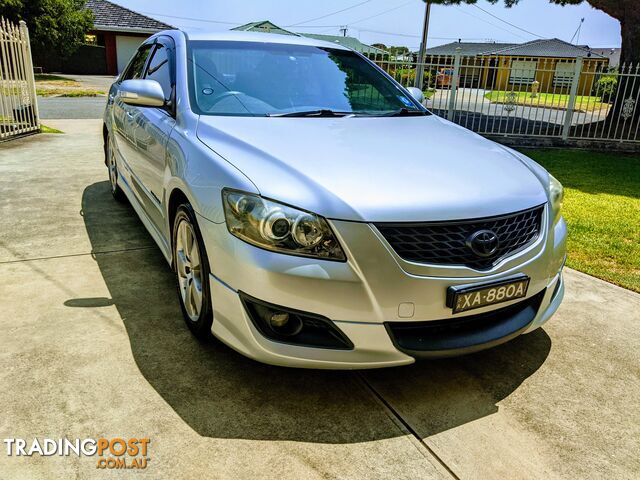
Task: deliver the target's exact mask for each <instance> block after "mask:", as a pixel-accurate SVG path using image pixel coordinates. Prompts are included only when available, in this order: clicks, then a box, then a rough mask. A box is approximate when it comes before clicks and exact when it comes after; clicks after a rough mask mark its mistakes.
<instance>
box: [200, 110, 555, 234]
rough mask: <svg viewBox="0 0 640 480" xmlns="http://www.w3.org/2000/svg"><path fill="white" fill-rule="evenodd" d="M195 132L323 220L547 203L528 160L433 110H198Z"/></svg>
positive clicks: (279, 195) (459, 214)
mask: <svg viewBox="0 0 640 480" xmlns="http://www.w3.org/2000/svg"><path fill="white" fill-rule="evenodd" d="M197 136H198V138H199V139H200V140H201V141H202V142H204V143H205V144H206V145H207V146H209V148H211V149H212V150H213V151H214V152H216V153H217V154H218V155H220V156H221V157H223V158H224V159H225V160H227V161H228V162H230V163H232V164H233V165H234V166H235V167H237V168H238V169H239V170H241V171H242V172H243V173H244V174H245V175H246V176H247V177H248V178H249V179H250V180H251V181H252V182H253V183H254V185H255V186H256V189H257V190H258V191H259V193H260V194H261V195H263V196H265V197H268V198H271V199H274V200H278V201H280V202H283V203H287V204H289V205H292V206H295V207H299V208H302V209H305V210H309V211H311V212H314V213H317V214H319V215H322V216H325V217H327V218H333V219H341V220H354V221H367V222H407V221H433V220H453V219H465V218H477V217H486V216H492V215H500V214H504V213H510V212H515V211H519V210H524V209H527V208H530V207H532V206H536V205H540V204H542V203H544V202H546V201H547V195H546V190H545V186H544V185H543V182H542V180H541V179H540V178H539V176H536V174H534V172H533V171H532V169H531V168H530V167H529V166H527V164H526V163H525V162H524V161H522V160H520V159H519V158H516V157H515V156H514V155H513V154H511V153H509V152H508V151H507V150H505V149H504V148H503V147H501V146H500V145H498V144H496V143H494V142H491V141H489V140H486V139H484V138H482V137H480V136H479V135H476V134H475V133H473V132H471V131H469V130H466V129H464V128H462V127H460V126H458V125H455V124H453V123H451V122H448V121H446V120H443V119H441V118H439V117H437V116H435V115H430V116H424V117H389V118H384V117H382V118H381V117H370V118H367V117H343V118H273V117H271V118H268V117H264V118H263V117H222V116H215V117H214V116H202V117H200V120H199V122H198V129H197Z"/></svg>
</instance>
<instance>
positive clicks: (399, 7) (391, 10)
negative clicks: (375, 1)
mask: <svg viewBox="0 0 640 480" xmlns="http://www.w3.org/2000/svg"><path fill="white" fill-rule="evenodd" d="M411 3H415V2H414V0H409V1H408V2H405V3H403V4H401V5H398V6H397V7H393V8H389V9H387V10H385V11H384V12H380V13H376V14H375V15H371V16H370V17H366V18H361V19H360V20H356V21H355V22H350V23H349V25H355V24H356V23H360V22H364V21H366V20H371V19H372V18H376V17H379V16H380V15H384V14H385V13H389V12H393V11H394V10H399V9H401V8H402V7H406V6H407V5H409V4H411Z"/></svg>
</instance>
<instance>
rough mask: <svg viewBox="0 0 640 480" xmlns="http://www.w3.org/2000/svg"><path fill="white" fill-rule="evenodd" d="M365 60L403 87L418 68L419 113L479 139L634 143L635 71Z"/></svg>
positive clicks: (597, 64) (529, 62)
mask: <svg viewBox="0 0 640 480" xmlns="http://www.w3.org/2000/svg"><path fill="white" fill-rule="evenodd" d="M372 60H374V61H375V62H376V63H377V64H378V65H379V66H380V67H381V68H382V69H383V70H385V71H386V72H387V73H388V74H389V75H391V76H392V77H394V78H395V79H396V80H397V81H399V82H400V83H402V84H403V85H404V86H414V85H415V84H416V83H417V82H416V81H415V77H416V71H419V70H420V69H418V68H417V67H419V66H423V67H424V68H423V70H424V77H423V82H422V85H421V86H422V90H423V91H424V92H425V94H426V96H427V97H428V98H427V101H426V106H427V107H428V108H429V109H430V110H432V111H433V112H434V113H436V114H438V115H440V116H442V117H444V118H447V119H448V120H451V121H453V122H456V123H458V124H460V125H462V126H464V127H466V128H469V129H471V130H473V131H475V132H477V133H480V134H483V135H492V136H496V135H498V136H516V137H555V138H562V139H564V140H567V139H590V140H608V141H617V142H625V143H627V142H640V125H639V124H640V121H639V118H640V105H639V103H640V65H622V66H620V67H617V68H611V67H609V65H608V61H606V60H605V59H602V60H600V59H597V58H590V57H577V58H573V59H571V58H544V57H519V58H508V57H499V56H490V55H487V56H480V55H479V56H465V55H462V54H456V55H448V56H445V55H441V56H430V57H427V59H426V61H425V63H423V64H417V63H415V62H408V61H406V60H405V59H398V58H395V57H393V56H391V55H388V56H387V55H385V56H382V55H379V56H378V57H376V58H372ZM416 86H417V85H416Z"/></svg>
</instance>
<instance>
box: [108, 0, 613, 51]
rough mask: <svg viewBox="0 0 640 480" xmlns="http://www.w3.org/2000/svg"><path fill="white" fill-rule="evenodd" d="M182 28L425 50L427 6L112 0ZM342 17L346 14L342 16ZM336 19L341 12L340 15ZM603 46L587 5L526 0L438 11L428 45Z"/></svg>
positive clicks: (606, 20) (605, 22)
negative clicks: (542, 42) (241, 28)
mask: <svg viewBox="0 0 640 480" xmlns="http://www.w3.org/2000/svg"><path fill="white" fill-rule="evenodd" d="M111 1H113V2H115V3H118V4H120V5H122V6H125V7H127V8H130V9H132V10H135V11H137V12H140V13H144V14H145V15H148V16H151V17H154V18H156V19H158V20H161V21H163V22H165V23H169V24H171V25H174V26H176V27H180V28H192V29H204V30H212V31H221V30H228V29H230V28H233V27H234V26H237V25H241V24H244V23H248V22H253V21H258V20H271V21H272V22H273V23H275V24H276V25H278V26H281V27H283V28H286V29H287V30H292V31H297V32H304V33H322V34H331V35H339V34H340V27H342V26H346V27H347V28H348V33H347V34H348V35H349V36H352V37H356V38H359V39H360V40H361V41H362V42H364V43H367V44H372V43H383V44H385V45H387V46H390V45H404V46H407V47H409V48H411V49H412V50H417V49H418V47H419V45H420V34H421V30H422V20H423V18H424V8H425V7H424V2H423V1H422V0H323V1H322V2H318V1H312V0H278V1H265V0H234V1H229V0H226V1H225V0H208V1H203V0H180V1H176V0H154V1H153V2H150V1H149V0H111ZM341 10H342V11H341ZM336 12H337V13H336ZM582 18H584V23H582V27H581V28H580V31H579V43H580V44H581V45H589V46H590V47H592V48H596V47H619V46H620V24H619V22H618V21H617V20H615V19H613V18H611V17H609V16H608V15H607V14H605V13H604V12H601V11H599V10H596V9H594V8H592V7H591V6H590V5H589V4H588V3H587V2H583V3H582V4H581V5H571V6H566V7H561V6H558V5H553V4H550V3H549V2H548V0H521V1H520V3H519V4H518V5H516V6H515V7H512V8H505V7H504V5H503V4H502V3H499V4H496V5H491V4H490V3H488V2H486V1H484V0H480V1H479V2H478V3H477V5H476V6H473V5H461V6H443V5H434V6H433V7H432V9H431V21H430V25H429V40H428V42H427V43H428V46H436V45H441V44H443V43H449V42H451V41H457V40H458V39H462V40H463V41H477V42H486V41H496V42H513V43H519V42H525V41H530V40H535V39H536V38H541V37H542V38H554V37H555V38H560V39H562V40H565V41H570V40H571V39H572V38H573V43H578V35H576V32H577V30H578V27H579V26H580V24H581V23H580V21H581V19H582Z"/></svg>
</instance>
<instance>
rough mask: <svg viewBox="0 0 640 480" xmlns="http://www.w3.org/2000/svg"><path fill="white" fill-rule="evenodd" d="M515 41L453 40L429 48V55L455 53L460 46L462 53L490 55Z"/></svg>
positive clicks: (512, 44) (510, 45) (511, 45)
mask: <svg viewBox="0 0 640 480" xmlns="http://www.w3.org/2000/svg"><path fill="white" fill-rule="evenodd" d="M515 45H516V44H515V43H496V42H487V43H473V42H452V43H447V44H445V45H439V46H437V47H432V48H427V55H455V53H456V50H457V49H458V48H460V53H461V54H462V55H488V54H489V53H490V52H492V51H494V50H496V49H502V48H506V47H513V46H515Z"/></svg>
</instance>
